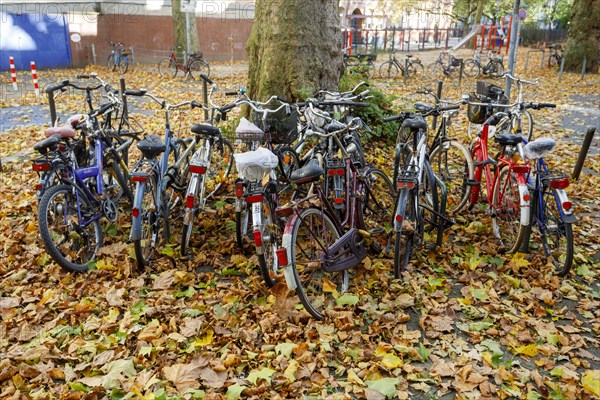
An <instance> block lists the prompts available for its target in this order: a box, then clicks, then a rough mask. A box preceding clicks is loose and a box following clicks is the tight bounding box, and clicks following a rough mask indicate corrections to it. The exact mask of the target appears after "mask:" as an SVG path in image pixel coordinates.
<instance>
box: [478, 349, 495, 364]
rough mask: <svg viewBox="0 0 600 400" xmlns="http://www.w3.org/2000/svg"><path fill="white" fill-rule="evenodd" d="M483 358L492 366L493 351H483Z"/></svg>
mask: <svg viewBox="0 0 600 400" xmlns="http://www.w3.org/2000/svg"><path fill="white" fill-rule="evenodd" d="M481 358H483V361H485V362H486V363H487V364H488V365H489V366H490V367H492V366H493V365H492V353H489V352H487V351H484V352H483V353H481Z"/></svg>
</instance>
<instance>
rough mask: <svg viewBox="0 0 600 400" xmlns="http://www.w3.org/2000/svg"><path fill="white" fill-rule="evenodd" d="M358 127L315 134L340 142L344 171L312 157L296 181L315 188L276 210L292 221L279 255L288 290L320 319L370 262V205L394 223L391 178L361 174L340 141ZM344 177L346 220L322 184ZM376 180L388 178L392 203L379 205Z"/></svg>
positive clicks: (375, 172)
mask: <svg viewBox="0 0 600 400" xmlns="http://www.w3.org/2000/svg"><path fill="white" fill-rule="evenodd" d="M356 122H357V121H350V122H349V123H348V124H344V125H343V127H342V128H341V129H339V130H334V126H332V128H331V129H330V130H327V129H326V130H325V132H318V131H312V130H311V131H310V134H311V135H313V134H314V135H317V136H319V137H321V138H323V139H329V138H331V139H332V140H334V141H335V142H336V143H337V146H338V147H339V148H340V151H341V153H342V162H343V165H344V168H337V167H336V168H335V169H330V168H327V167H328V163H327V162H326V161H324V162H321V161H320V160H319V159H318V158H313V159H312V160H310V161H309V162H308V163H307V164H306V165H305V166H304V167H302V168H300V169H298V170H296V171H294V172H293V173H292V176H291V179H292V181H293V182H295V183H296V184H297V185H299V187H303V186H304V185H308V184H310V189H307V190H305V191H304V192H306V195H304V196H303V197H300V198H296V199H295V200H294V201H293V202H292V203H290V204H289V205H286V206H283V207H280V208H279V209H278V210H277V212H278V214H279V215H287V216H288V219H287V222H286V225H285V229H284V235H283V238H282V247H280V248H279V249H277V251H276V255H277V259H278V265H279V267H280V268H283V274H284V277H285V280H286V283H287V286H288V288H289V289H290V290H295V291H296V294H297V295H298V298H299V300H300V302H301V303H302V305H303V306H304V308H305V310H306V311H307V312H308V313H309V314H310V315H312V316H313V317H314V318H316V319H318V320H321V319H323V318H324V316H325V315H324V311H325V309H326V308H328V307H329V306H331V305H332V303H334V302H335V297H336V296H337V295H338V294H340V293H342V292H345V291H346V290H348V288H349V283H350V278H349V270H350V269H351V268H353V267H355V266H357V265H358V264H359V263H360V262H361V261H362V260H363V259H364V258H365V257H366V254H367V251H366V249H367V246H368V240H369V236H370V234H369V231H370V230H371V229H370V227H369V226H367V225H368V224H369V223H372V222H373V221H372V220H367V219H366V218H365V215H364V210H365V204H369V205H370V207H371V208H372V209H378V210H379V211H381V213H380V214H379V217H380V219H378V220H377V223H378V224H381V223H382V222H383V221H385V220H389V221H390V222H391V216H392V213H391V207H393V200H394V197H395V193H394V188H393V185H392V183H391V182H390V180H389V178H387V176H386V175H385V174H384V173H383V172H382V171H380V170H378V169H377V168H367V169H365V170H364V171H358V170H357V168H356V166H355V165H354V164H353V163H352V161H351V159H350V157H349V154H348V153H347V151H346V150H345V146H344V145H343V143H342V142H341V140H340V139H339V136H341V135H342V134H343V132H344V131H348V130H349V129H353V128H357V125H356ZM337 126H338V125H335V127H337ZM340 173H341V174H343V175H345V182H346V190H345V199H344V200H345V202H346V204H348V206H347V207H346V208H345V209H344V212H343V214H342V216H341V217H340V216H339V213H337V212H336V210H335V208H334V205H333V203H332V202H331V201H330V199H329V198H328V196H327V194H326V193H325V191H324V190H323V189H322V187H321V184H320V183H319V181H320V180H321V177H323V176H327V175H330V174H340ZM372 176H376V177H378V178H379V177H385V178H387V181H386V182H385V185H386V186H387V191H388V195H387V196H386V197H389V199H388V200H385V199H384V200H379V199H380V198H381V197H380V196H381V194H380V193H376V192H375V191H374V190H373V189H372V187H371V182H372ZM384 180H385V179H384ZM376 181H379V179H377V180H376ZM384 196H385V195H384ZM307 205H308V206H307ZM304 206H307V207H306V208H305V207H304ZM388 206H391V207H388ZM371 228H372V227H371Z"/></svg>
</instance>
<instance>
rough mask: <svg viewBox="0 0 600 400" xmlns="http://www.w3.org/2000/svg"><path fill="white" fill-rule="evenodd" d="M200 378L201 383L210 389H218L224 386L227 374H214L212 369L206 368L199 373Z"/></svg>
mask: <svg viewBox="0 0 600 400" xmlns="http://www.w3.org/2000/svg"><path fill="white" fill-rule="evenodd" d="M200 378H202V381H203V382H204V383H206V385H208V386H210V387H211V388H213V389H220V388H222V387H223V385H225V381H226V380H227V372H225V371H223V372H216V371H214V370H213V369H212V368H210V367H206V368H204V369H202V371H201V372H200Z"/></svg>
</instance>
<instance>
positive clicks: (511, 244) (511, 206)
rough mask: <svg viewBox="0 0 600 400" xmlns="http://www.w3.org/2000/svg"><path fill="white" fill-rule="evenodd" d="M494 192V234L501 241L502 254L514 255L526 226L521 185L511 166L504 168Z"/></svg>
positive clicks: (495, 181) (495, 183)
mask: <svg viewBox="0 0 600 400" xmlns="http://www.w3.org/2000/svg"><path fill="white" fill-rule="evenodd" d="M492 190H493V196H492V208H493V213H492V224H493V228H494V234H495V236H496V237H497V238H498V239H500V252H503V253H506V254H512V253H514V252H515V251H517V250H518V249H519V247H520V246H521V243H522V242H523V236H524V234H525V226H524V225H522V224H521V212H522V210H521V201H520V192H519V185H518V182H517V178H516V176H515V174H514V173H513V172H512V170H511V168H510V166H508V165H505V166H504V167H502V169H501V170H500V173H499V174H498V177H497V178H496V179H495V180H494V187H493V189H492Z"/></svg>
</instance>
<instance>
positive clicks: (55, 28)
mask: <svg viewBox="0 0 600 400" xmlns="http://www.w3.org/2000/svg"><path fill="white" fill-rule="evenodd" d="M0 24H1V25H0V26H1V29H0V70H2V71H7V70H9V69H10V64H9V57H11V56H12V57H13V58H14V59H15V67H16V68H17V70H29V63H30V62H31V61H35V65H36V66H37V68H38V69H40V68H56V67H67V66H69V65H71V44H70V40H69V26H68V24H67V19H66V16H65V15H62V14H60V15H52V14H8V13H0Z"/></svg>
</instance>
